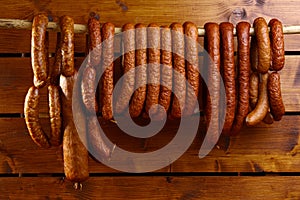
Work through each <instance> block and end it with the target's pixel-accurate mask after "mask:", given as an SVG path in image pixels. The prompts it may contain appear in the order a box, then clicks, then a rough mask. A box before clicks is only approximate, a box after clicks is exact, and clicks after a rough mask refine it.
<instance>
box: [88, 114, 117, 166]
mask: <svg viewBox="0 0 300 200" xmlns="http://www.w3.org/2000/svg"><path fill="white" fill-rule="evenodd" d="M98 123H99V122H98V119H97V117H96V116H89V118H88V122H87V124H88V125H87V128H88V134H87V139H88V140H87V141H88V149H89V151H90V152H91V153H92V155H93V156H96V158H97V159H99V158H100V159H101V160H108V159H109V158H110V156H111V154H112V151H113V149H114V147H109V146H108V145H107V144H106V143H105V141H104V140H103V138H102V137H101V130H100V129H99V125H98Z"/></svg>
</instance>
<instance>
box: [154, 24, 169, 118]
mask: <svg viewBox="0 0 300 200" xmlns="http://www.w3.org/2000/svg"><path fill="white" fill-rule="evenodd" d="M160 34H161V87H160V92H159V100H158V104H159V105H161V106H162V107H163V108H164V110H160V109H159V110H158V113H157V115H156V116H155V117H156V119H157V120H162V118H163V113H164V112H168V110H169V107H170V103H171V96H172V85H173V84H172V81H173V79H172V78H173V70H172V34H171V29H170V27H169V26H162V27H161V30H160Z"/></svg>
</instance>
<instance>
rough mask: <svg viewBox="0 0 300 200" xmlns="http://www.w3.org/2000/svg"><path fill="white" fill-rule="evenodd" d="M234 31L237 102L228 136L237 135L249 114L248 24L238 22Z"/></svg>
mask: <svg viewBox="0 0 300 200" xmlns="http://www.w3.org/2000/svg"><path fill="white" fill-rule="evenodd" d="M236 30H237V31H236V32H237V40H238V102H237V111H236V116H235V120H234V122H233V125H232V128H231V132H230V135H236V134H238V133H239V131H240V130H241V128H242V126H243V123H244V120H245V118H246V116H247V114H248V112H249V79H250V24H249V23H248V22H240V23H238V24H237V26H236Z"/></svg>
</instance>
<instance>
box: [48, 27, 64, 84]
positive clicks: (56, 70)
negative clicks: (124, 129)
mask: <svg viewBox="0 0 300 200" xmlns="http://www.w3.org/2000/svg"><path fill="white" fill-rule="evenodd" d="M61 57H62V55H61V33H60V32H58V33H57V39H56V51H55V60H54V64H53V65H52V67H51V68H50V83H51V84H52V85H58V84H59V76H60V72H61Z"/></svg>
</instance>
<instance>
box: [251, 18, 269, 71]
mask: <svg viewBox="0 0 300 200" xmlns="http://www.w3.org/2000/svg"><path fill="white" fill-rule="evenodd" d="M253 27H254V32H255V36H256V41H257V51H258V53H257V54H258V65H257V71H258V72H260V73H262V74H264V73H267V72H268V70H269V68H270V61H271V47H270V37H269V30H268V24H267V22H266V20H265V19H264V18H262V17H258V18H256V19H255V20H254V22H253Z"/></svg>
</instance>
